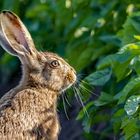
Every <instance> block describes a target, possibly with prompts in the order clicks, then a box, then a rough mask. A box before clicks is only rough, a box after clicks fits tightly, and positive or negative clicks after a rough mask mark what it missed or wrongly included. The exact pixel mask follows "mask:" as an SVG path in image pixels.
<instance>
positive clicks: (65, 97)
mask: <svg viewBox="0 0 140 140" xmlns="http://www.w3.org/2000/svg"><path fill="white" fill-rule="evenodd" d="M64 99H65V100H66V102H67V104H68V105H69V106H71V104H70V102H69V101H68V98H67V96H66V94H65V95H64Z"/></svg>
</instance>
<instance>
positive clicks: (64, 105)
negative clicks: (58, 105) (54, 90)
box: [62, 94, 69, 120]
mask: <svg viewBox="0 0 140 140" xmlns="http://www.w3.org/2000/svg"><path fill="white" fill-rule="evenodd" d="M62 100H63V107H64V112H65V115H66V118H67V119H68V120H69V116H68V114H67V110H66V104H65V100H64V96H63V94H62Z"/></svg>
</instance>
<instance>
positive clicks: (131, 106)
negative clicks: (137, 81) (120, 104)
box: [124, 95, 140, 115]
mask: <svg viewBox="0 0 140 140" xmlns="http://www.w3.org/2000/svg"><path fill="white" fill-rule="evenodd" d="M139 104H140V96H136V95H133V96H131V97H129V98H128V99H127V101H126V103H125V106H124V109H125V111H126V112H127V114H128V115H133V114H134V113H136V111H137V110H138V108H139Z"/></svg>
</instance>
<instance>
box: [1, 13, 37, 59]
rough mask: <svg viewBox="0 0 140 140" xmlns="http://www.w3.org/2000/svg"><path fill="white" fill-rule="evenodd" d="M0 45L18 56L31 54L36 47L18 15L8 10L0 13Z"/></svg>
mask: <svg viewBox="0 0 140 140" xmlns="http://www.w3.org/2000/svg"><path fill="white" fill-rule="evenodd" d="M0 45H1V46H2V47H3V48H4V49H5V50H6V51H7V52H9V53H10V54H12V55H16V56H18V57H21V56H24V55H25V54H27V53H28V54H33V53H35V51H36V49H35V47H34V43H33V40H32V38H31V36H30V34H29V32H28V30H27V29H26V27H25V26H24V24H23V23H22V22H21V20H20V19H19V17H17V16H16V15H15V14H13V13H12V12H9V11H3V12H2V13H1V14H0Z"/></svg>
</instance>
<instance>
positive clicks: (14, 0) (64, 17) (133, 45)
mask: <svg viewBox="0 0 140 140" xmlns="http://www.w3.org/2000/svg"><path fill="white" fill-rule="evenodd" d="M23 7H24V10H23ZM0 9H10V10H12V11H14V12H16V13H17V14H18V15H19V16H20V17H21V18H22V20H23V22H24V23H25V25H26V26H27V27H28V29H29V30H30V32H31V34H32V36H33V38H34V40H35V44H36V46H37V47H38V49H39V50H46V49H47V50H49V51H53V52H57V53H59V54H60V55H61V56H63V57H65V58H66V59H67V60H68V62H69V63H70V64H71V65H72V66H73V67H74V68H75V69H76V70H77V72H78V73H86V75H87V76H86V77H85V76H84V77H83V79H82V81H86V82H87V83H88V84H90V85H91V86H93V87H95V89H94V91H93V92H96V88H97V87H98V88H99V89H100V91H101V92H100V93H99V95H98V96H99V97H98V98H97V97H96V98H95V97H94V95H91V96H87V95H86V93H87V91H84V90H83V91H82V93H83V96H84V97H85V98H86V100H84V101H85V102H84V103H85V108H86V110H87V111H88V114H89V116H88V115H86V114H85V113H84V112H85V108H83V109H81V111H80V112H79V114H78V116H77V120H80V121H81V123H82V125H83V133H84V136H85V138H86V139H87V140H90V139H91V140H93V139H98V140H102V139H114V138H116V139H121V140H123V139H126V140H129V139H131V140H139V139H140V133H139V132H140V119H139V118H140V112H139V103H140V96H139V89H140V12H139V10H140V4H139V1H137V0H133V1H131V0H123V1H121V0H117V1H115V0H114V1H109V0H98V1H97V0H58V1H56V0H40V1H39V0H36V1H31V0H21V1H18V0H11V1H8V0H3V1H0ZM0 60H1V61H0V70H1V73H2V74H1V75H3V76H2V78H1V81H0V84H3V83H7V81H9V80H10V76H11V75H12V74H13V73H15V72H16V70H17V66H18V65H19V63H18V60H17V59H16V58H14V57H12V56H9V55H8V54H7V53H5V52H4V51H3V50H2V49H1V48H0ZM5 77H8V78H5ZM81 85H82V83H81ZM82 86H83V85H82Z"/></svg>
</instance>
